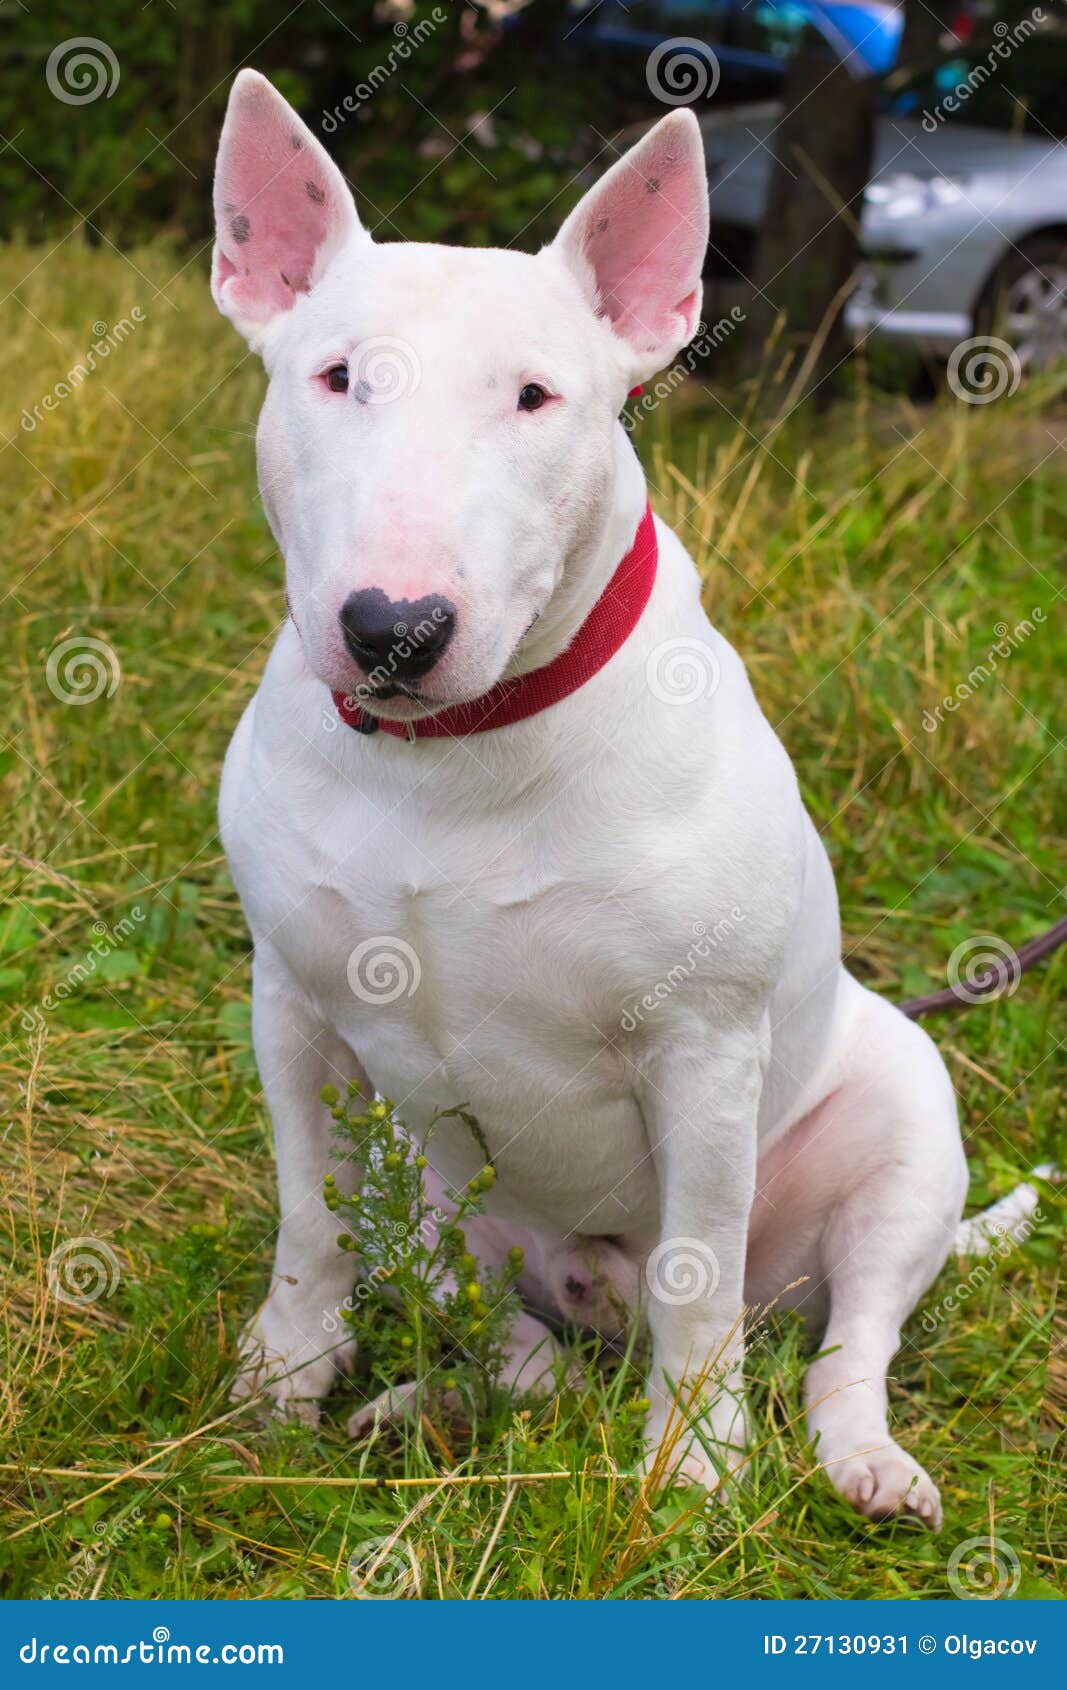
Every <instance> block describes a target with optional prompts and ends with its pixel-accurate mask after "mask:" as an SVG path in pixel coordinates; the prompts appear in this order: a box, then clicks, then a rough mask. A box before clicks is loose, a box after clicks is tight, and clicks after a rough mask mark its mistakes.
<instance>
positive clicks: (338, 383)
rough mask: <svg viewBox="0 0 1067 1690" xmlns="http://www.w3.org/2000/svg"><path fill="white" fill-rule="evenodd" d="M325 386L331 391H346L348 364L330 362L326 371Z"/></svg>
mask: <svg viewBox="0 0 1067 1690" xmlns="http://www.w3.org/2000/svg"><path fill="white" fill-rule="evenodd" d="M326 386H327V387H328V388H329V390H330V392H331V393H347V392H348V365H347V364H331V365H330V368H329V369H328V370H327V371H326Z"/></svg>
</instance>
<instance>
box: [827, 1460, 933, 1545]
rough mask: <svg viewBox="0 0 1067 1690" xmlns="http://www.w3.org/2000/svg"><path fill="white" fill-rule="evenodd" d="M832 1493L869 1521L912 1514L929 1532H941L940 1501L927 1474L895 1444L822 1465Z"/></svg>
mask: <svg viewBox="0 0 1067 1690" xmlns="http://www.w3.org/2000/svg"><path fill="white" fill-rule="evenodd" d="M824 1470H825V1472H826V1476H827V1478H828V1479H829V1480H830V1482H831V1484H832V1485H833V1487H834V1489H835V1490H836V1491H838V1492H839V1493H840V1494H841V1496H843V1497H844V1499H845V1501H846V1502H849V1503H851V1505H852V1507H853V1508H855V1509H856V1510H857V1512H858V1513H860V1514H866V1515H867V1517H868V1519H871V1520H891V1519H893V1518H894V1516H896V1515H898V1514H913V1515H914V1516H915V1518H916V1519H917V1520H920V1521H921V1522H922V1524H923V1525H924V1526H927V1527H929V1529H930V1531H933V1532H936V1531H940V1529H941V1518H942V1515H941V1497H940V1494H939V1492H938V1489H937V1486H936V1485H935V1484H934V1481H933V1480H932V1479H931V1477H930V1475H929V1473H927V1472H926V1471H925V1469H924V1468H922V1467H920V1466H919V1463H918V1462H917V1461H916V1460H915V1459H914V1458H913V1457H912V1456H910V1455H909V1454H908V1453H907V1451H906V1450H903V1449H901V1448H900V1446H899V1444H894V1443H890V1444H887V1445H886V1446H885V1447H884V1448H883V1449H874V1450H865V1451H864V1452H863V1454H862V1455H853V1456H849V1457H847V1459H845V1460H843V1461H831V1462H827V1463H825V1464H824Z"/></svg>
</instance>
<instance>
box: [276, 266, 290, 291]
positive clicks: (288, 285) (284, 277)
mask: <svg viewBox="0 0 1067 1690" xmlns="http://www.w3.org/2000/svg"><path fill="white" fill-rule="evenodd" d="M278 274H279V276H280V277H281V279H282V281H283V282H284V283H285V285H286V287H287V288H291V287H292V285H293V284H292V282H291V281H290V280H289V278H288V276H287V275H286V274H285V271H284V270H279V271H278Z"/></svg>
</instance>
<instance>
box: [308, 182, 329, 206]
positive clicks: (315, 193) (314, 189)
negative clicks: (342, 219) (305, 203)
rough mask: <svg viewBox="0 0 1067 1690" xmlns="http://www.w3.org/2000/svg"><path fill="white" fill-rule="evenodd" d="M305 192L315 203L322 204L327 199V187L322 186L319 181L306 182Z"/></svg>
mask: <svg viewBox="0 0 1067 1690" xmlns="http://www.w3.org/2000/svg"><path fill="white" fill-rule="evenodd" d="M304 192H305V193H306V194H307V197H308V199H309V200H310V201H311V202H312V204H313V205H322V204H323V203H324V202H325V199H326V189H325V188H320V187H319V184H318V183H317V182H305V183H304Z"/></svg>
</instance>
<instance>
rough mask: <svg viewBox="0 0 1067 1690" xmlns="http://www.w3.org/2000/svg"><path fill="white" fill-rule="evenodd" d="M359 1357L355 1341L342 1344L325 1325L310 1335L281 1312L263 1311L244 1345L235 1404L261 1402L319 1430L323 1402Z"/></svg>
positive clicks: (233, 1397)
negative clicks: (339, 1378) (340, 1375)
mask: <svg viewBox="0 0 1067 1690" xmlns="http://www.w3.org/2000/svg"><path fill="white" fill-rule="evenodd" d="M306 1324H307V1325H311V1324H312V1323H311V1322H308V1323H306ZM355 1354H356V1346H355V1342H354V1340H353V1339H350V1338H346V1339H342V1340H341V1341H338V1339H337V1337H336V1336H334V1335H332V1334H331V1333H329V1332H328V1331H326V1330H325V1328H324V1327H323V1326H322V1325H321V1324H319V1325H318V1326H317V1329H316V1330H313V1331H306V1330H304V1327H303V1326H302V1325H300V1326H298V1325H297V1323H296V1322H295V1321H294V1320H293V1319H291V1318H286V1317H285V1316H283V1315H282V1314H281V1313H280V1312H279V1311H276V1310H272V1309H269V1308H264V1309H263V1310H261V1312H260V1314H259V1316H258V1317H257V1319H256V1320H254V1321H253V1322H252V1325H251V1326H250V1327H249V1328H248V1329H247V1331H246V1332H245V1334H244V1336H243V1338H242V1340H241V1367H240V1370H239V1372H238V1374H237V1377H236V1379H235V1380H234V1384H233V1389H232V1391H231V1392H230V1397H231V1400H232V1401H233V1402H251V1401H253V1400H255V1399H259V1400H261V1401H263V1402H266V1403H267V1404H269V1405H271V1406H272V1408H273V1411H274V1413H276V1414H278V1415H281V1416H282V1417H283V1418H285V1419H291V1420H298V1421H300V1422H302V1423H303V1424H304V1425H306V1426H316V1425H317V1424H318V1419H319V1403H320V1401H321V1399H322V1398H323V1397H324V1396H326V1394H327V1392H328V1391H329V1389H330V1387H331V1385H332V1384H333V1382H334V1380H335V1379H336V1378H337V1375H338V1374H339V1373H347V1372H349V1371H350V1369H351V1367H352V1363H353V1361H354V1359H355Z"/></svg>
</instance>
